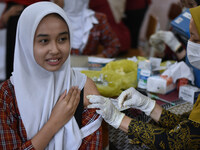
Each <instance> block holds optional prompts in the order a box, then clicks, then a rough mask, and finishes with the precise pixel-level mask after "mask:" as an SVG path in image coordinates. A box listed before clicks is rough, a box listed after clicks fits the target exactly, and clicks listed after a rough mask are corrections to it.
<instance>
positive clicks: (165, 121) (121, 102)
mask: <svg viewBox="0 0 200 150" xmlns="http://www.w3.org/2000/svg"><path fill="white" fill-rule="evenodd" d="M190 12H191V16H192V18H191V20H190V35H191V36H190V39H189V40H188V44H187V56H188V60H189V62H190V63H191V65H193V66H194V67H196V68H198V69H200V16H199V14H200V6H198V7H195V8H191V9H190ZM88 98H89V102H90V103H92V104H91V105H89V106H88V108H98V109H97V110H96V112H97V113H98V114H100V115H102V117H103V118H104V120H105V121H106V122H107V123H109V124H110V125H112V126H113V127H115V128H119V129H121V130H123V131H124V132H126V133H127V134H128V137H129V139H130V143H131V144H145V145H146V146H147V147H148V148H150V149H159V150H160V149H200V118H199V115H200V95H199V96H198V99H197V101H196V102H195V104H194V107H193V109H192V111H191V112H190V113H188V115H186V114H184V115H175V114H173V113H171V112H170V111H167V110H165V109H163V108H162V107H161V106H160V105H158V104H156V102H155V101H154V100H152V99H150V98H148V97H146V96H144V95H142V94H141V93H139V92H138V91H137V90H135V89H134V88H132V87H131V88H129V89H127V90H125V91H123V92H122V93H121V95H120V96H119V97H118V98H117V100H118V106H119V108H122V107H127V106H129V107H131V108H135V109H139V110H141V111H143V112H144V113H145V114H146V115H148V116H150V117H151V118H152V119H153V120H154V121H155V122H156V123H157V124H152V123H145V122H142V121H138V120H136V119H135V118H130V117H128V116H126V115H125V114H124V113H121V112H120V111H119V110H117V109H116V108H115V106H114V105H113V104H112V102H111V100H110V99H109V98H105V97H102V96H96V95H88Z"/></svg>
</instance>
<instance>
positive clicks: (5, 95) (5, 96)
mask: <svg viewBox="0 0 200 150" xmlns="http://www.w3.org/2000/svg"><path fill="white" fill-rule="evenodd" d="M13 95H14V86H13V85H12V83H11V81H10V80H9V79H8V80H6V81H4V82H2V83H1V84H0V100H4V101H5V100H6V101H7V100H9V99H10V100H11V98H13V97H14V96H13Z"/></svg>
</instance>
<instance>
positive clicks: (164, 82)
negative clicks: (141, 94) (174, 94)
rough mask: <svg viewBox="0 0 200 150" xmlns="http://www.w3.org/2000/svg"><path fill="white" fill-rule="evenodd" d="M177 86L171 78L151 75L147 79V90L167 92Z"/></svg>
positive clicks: (160, 92)
mask: <svg viewBox="0 0 200 150" xmlns="http://www.w3.org/2000/svg"><path fill="white" fill-rule="evenodd" d="M175 88H176V84H174V83H173V82H172V79H171V78H168V77H161V76H151V77H149V78H148V80H147V91H148V92H152V93H159V94H167V93H169V92H171V91H173V90H174V89H175Z"/></svg>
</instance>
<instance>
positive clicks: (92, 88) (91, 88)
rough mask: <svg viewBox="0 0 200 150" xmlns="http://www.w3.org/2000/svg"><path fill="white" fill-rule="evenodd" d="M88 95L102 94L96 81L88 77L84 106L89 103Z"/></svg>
mask: <svg viewBox="0 0 200 150" xmlns="http://www.w3.org/2000/svg"><path fill="white" fill-rule="evenodd" d="M87 95H100V93H99V91H98V89H97V87H96V85H95V83H94V81H92V79H90V78H88V77H87V81H86V84H85V87H84V107H86V106H87V105H88V104H89V100H88V99H87V98H86V96H87Z"/></svg>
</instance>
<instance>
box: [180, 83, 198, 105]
mask: <svg viewBox="0 0 200 150" xmlns="http://www.w3.org/2000/svg"><path fill="white" fill-rule="evenodd" d="M199 94H200V89H199V88H197V87H195V86H192V85H183V86H180V88H179V99H183V100H184V101H187V102H190V103H192V104H194V103H195V102H196V100H197V97H198V95H199Z"/></svg>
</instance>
